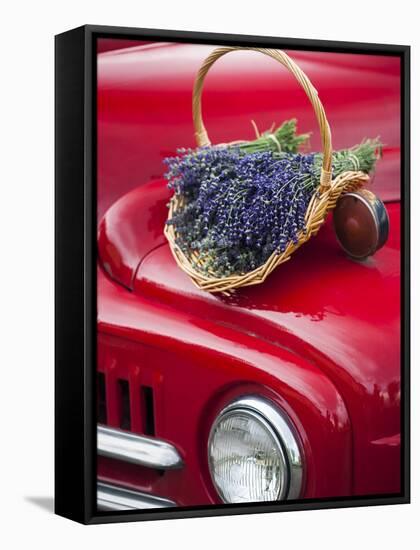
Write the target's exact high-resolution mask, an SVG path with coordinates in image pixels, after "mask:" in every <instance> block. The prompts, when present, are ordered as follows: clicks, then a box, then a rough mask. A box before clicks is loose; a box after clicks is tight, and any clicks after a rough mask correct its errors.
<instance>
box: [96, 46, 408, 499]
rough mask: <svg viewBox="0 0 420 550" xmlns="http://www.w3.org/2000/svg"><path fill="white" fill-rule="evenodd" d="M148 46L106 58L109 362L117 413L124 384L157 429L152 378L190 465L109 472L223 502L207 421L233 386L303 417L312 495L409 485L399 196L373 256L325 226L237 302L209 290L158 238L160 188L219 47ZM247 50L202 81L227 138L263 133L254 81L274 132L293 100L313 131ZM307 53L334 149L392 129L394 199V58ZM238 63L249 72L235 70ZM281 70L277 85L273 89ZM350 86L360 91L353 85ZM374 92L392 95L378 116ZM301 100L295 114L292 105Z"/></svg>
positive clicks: (389, 189) (116, 417)
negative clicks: (254, 126)
mask: <svg viewBox="0 0 420 550" xmlns="http://www.w3.org/2000/svg"><path fill="white" fill-rule="evenodd" d="M135 50H136V51H133V52H131V53H130V50H127V56H126V54H123V53H121V54H120V56H121V59H122V61H121V64H119V63H117V61H116V59H114V57H113V55H112V54H105V55H106V56H108V57H109V59H108V61H106V62H105V61H103V60H104V58H105V55H104V56H103V57H102V58H100V67H99V68H100V71H99V76H100V78H99V99H100V101H99V113H98V116H99V135H98V138H99V139H98V147H99V165H98V172H99V181H98V193H99V195H98V199H99V200H98V204H99V210H100V211H101V209H105V208H107V207H108V206H109V205H111V204H113V206H112V208H111V209H110V210H108V212H107V214H106V216H105V217H104V218H103V220H102V221H101V223H100V226H99V233H98V239H99V240H98V243H99V244H98V246H99V255H100V261H101V265H102V266H103V268H102V267H98V333H99V335H98V370H99V371H101V372H104V373H105V378H106V388H107V390H106V391H107V412H108V418H107V422H108V424H109V425H111V426H115V427H119V426H120V421H121V402H120V396H119V393H118V389H117V388H118V380H120V379H124V380H128V381H129V388H130V407H131V421H132V425H131V429H132V430H133V431H134V432H136V433H144V426H145V423H144V414H145V413H144V403H143V402H142V399H143V397H142V396H143V394H142V388H144V387H148V388H151V391H152V392H153V400H154V417H155V435H156V436H157V437H160V438H163V439H166V440H168V441H170V442H172V443H173V444H175V445H176V447H177V448H178V449H179V450H180V452H181V454H182V456H183V459H184V461H185V467H184V468H183V469H182V470H174V471H171V472H166V473H163V474H162V472H157V471H152V470H148V469H145V468H142V467H139V466H134V465H129V464H124V463H122V462H118V461H114V460H110V459H102V458H99V463H98V468H99V470H98V472H99V476H100V477H101V478H102V479H105V480H108V481H113V482H118V483H121V484H125V485H127V486H130V487H136V488H138V489H141V490H143V491H147V492H151V493H153V494H157V495H161V496H164V497H169V498H172V499H174V500H175V501H177V502H178V503H179V504H180V505H199V504H209V503H218V502H220V501H219V500H218V497H217V495H216V493H215V491H214V489H213V487H212V484H211V481H210V477H209V473H208V468H207V462H206V446H207V435H208V432H209V428H210V425H211V423H212V421H213V419H214V417H215V415H216V414H217V412H218V411H219V410H220V409H221V408H222V407H223V406H224V405H225V404H227V403H228V402H229V401H230V400H232V399H233V398H234V397H236V396H239V395H241V394H245V393H257V394H260V395H263V396H266V397H268V398H270V399H272V400H273V401H274V402H276V403H277V404H278V406H280V407H282V408H284V409H285V410H286V411H287V413H288V414H289V415H290V417H291V419H292V421H293V423H294V424H295V426H296V428H297V431H298V433H299V437H300V444H301V446H302V449H303V451H304V456H305V485H304V492H303V496H304V497H307V498H309V497H318V498H322V497H338V496H347V495H365V494H379V493H393V492H399V489H400V479H399V475H400V435H399V431H400V206H399V204H398V202H390V203H388V204H387V209H388V213H389V216H390V237H389V240H388V242H387V244H386V245H385V246H384V248H382V249H381V250H380V251H379V252H378V253H377V254H376V255H375V256H374V257H372V258H370V259H369V260H368V261H366V262H363V263H358V262H354V261H351V260H349V259H348V258H346V256H345V255H344V254H343V252H342V251H341V249H340V247H339V246H338V244H337V242H336V240H335V237H334V233H333V228H332V226H331V222H330V221H328V222H327V223H326V224H325V226H324V227H323V228H322V230H321V231H320V233H319V235H318V236H317V237H316V238H315V239H312V240H311V241H310V242H309V243H308V244H306V245H305V246H304V247H302V248H301V249H300V250H299V251H298V252H297V253H296V254H295V255H294V257H293V258H292V259H291V261H290V262H288V263H286V264H284V265H283V266H281V267H280V268H279V269H277V270H276V271H275V272H274V273H273V274H272V275H271V276H270V277H269V278H268V279H267V281H266V282H265V283H264V284H263V285H258V286H256V287H249V288H246V289H242V290H240V291H239V292H238V293H237V294H236V295H235V296H234V297H233V298H225V297H220V296H214V295H209V294H206V293H203V292H201V291H199V290H198V289H196V288H195V287H194V286H193V285H192V283H191V282H190V280H189V279H188V277H187V276H186V275H185V274H184V273H183V272H182V271H180V270H179V269H178V268H177V266H176V264H175V262H174V260H173V258H172V256H171V254H170V251H169V249H168V246H167V245H166V243H165V241H164V238H163V236H162V228H163V224H164V222H165V219H166V214H167V209H166V203H167V199H168V197H169V192H168V190H167V188H166V185H165V181H164V180H162V179H158V178H157V177H156V178H155V179H153V178H152V181H150V182H149V183H146V181H147V179H149V178H150V176H158V175H159V174H161V173H162V168H161V160H162V157H163V156H165V155H166V154H168V153H169V152H173V150H174V149H175V148H176V146H181V145H192V141H191V133H192V127H191V121H190V120H189V119H188V122H187V104H188V109H189V108H190V105H189V101H190V91H191V85H192V78H193V74H194V72H195V70H196V68H197V67H198V64H199V61H200V60H201V59H202V58H204V57H205V55H206V53H207V52H208V51H209V48H207V47H205V46H200V47H197V46H194V47H193V46H185V45H170V46H168V45H157V46H156V48H151V49H150V50H149V53H148V54H147V55H146V52H143V51H142V48H136V49H135ZM159 52H160V53H159ZM197 52H199V53H197ZM295 54H296V55H295ZM238 55H239V57H240V58H241V59H242V61H241V60H239V61H238V64H237V65H236V64H235V63H234V60H235V54H233V55H232V64H230V65H229V63H228V62H227V59H226V65H225V67H224V69H223V68H221V69H220V72H219V73H218V72H217V70H216V68H215V74H214V79H213V81H210V79H209V86H208V93H207V92H205V98H204V101H205V112H206V113H209V132H210V136H213V135H214V137H215V141H219V140H227V139H235V138H237V137H251V136H250V132H249V129H247V120H249V118H251V111H252V110H254V111H255V108H256V106H257V103H258V102H256V100H255V98H254V97H252V93H251V92H250V90H251V89H252V87H253V86H257V92H256V94H257V97H258V98H259V101H262V99H263V98H265V101H266V103H265V104H264V109H265V108H266V109H267V111H265V110H264V112H263V111H262V107H261V105H262V104H260V103H258V105H260V111H259V115H258V116H259V118H258V119H257V122H258V123H259V122H260V119H261V121H262V123H261V127H265V126H269V125H270V124H271V122H272V120H273V118H272V114H273V113H274V110H275V107H277V106H278V105H279V104H280V109H281V111H280V116H275V117H274V118H275V119H276V120H277V121H281V120H282V119H284V118H286V117H287V116H290V115H293V114H295V115H297V116H298V118H299V120H300V121H302V124H301V129H302V130H303V131H305V130H307V129H308V127H309V124H310V128H313V127H314V123H313V120H312V118H311V122H310V123H309V120H310V117H312V114H311V112H310V108H309V107H308V106H307V104H306V100H305V98H303V96H302V97H301V96H300V95H299V93H298V92H296V94H295V95H294V96H293V94H292V95H291V96H290V94H291V89H292V87H293V90H296V87H297V86H296V84H295V83H293V81H292V80H291V81H289V80H288V79H287V76H286V77H285V75H284V73H283V72H282V70H281V68H280V69H278V68H277V67H276V65H275V64H274V66H273V65H272V64H270V63H269V64H265V63H264V60H260V58H255V63H254V64H252V63H251V65H250V64H249V62H245V57H244V56H243V54H238ZM250 55H253V54H250ZM144 56H145V57H144ZM148 56H150V57H148ZM293 56H294V57H295V58H298V62H299V63H300V64H302V66H303V68H304V70H307V72H308V74H309V76H310V77H311V79H313V80H314V82H315V85H316V86H317V87H318V89H319V90H320V93H321V90H322V96H321V97H322V99H323V101H324V103H325V107H326V110H327V113H328V114H329V116H332V117H333V121H334V122H333V138H334V135H335V134H337V139H336V142H335V144H334V145H335V146H338V147H341V146H346V145H350V144H352V143H355V142H357V141H359V139H361V138H362V137H364V136H365V135H376V134H378V133H379V134H381V136H382V137H383V139H384V141H386V143H387V144H388V149H386V150H385V156H384V159H383V160H382V161H381V162H380V164H379V167H378V171H377V174H376V178H375V183H374V187H376V189H380V191H381V193H382V196H383V197H385V198H386V199H388V200H390V199H395V198H398V187H399V100H398V101H397V95H398V85H397V84H396V83H397V82H398V64H396V62H395V60H390V58H378V57H376V58H374V57H373V56H363V57H360V58H357V60H356V58H355V56H347V55H346V56H343V55H339V54H312V53H308V52H304V53H303V52H299V53H297V52H295V53H293ZM228 57H229V56H228ZM260 57H261V56H260ZM187 60H188V63H187V62H186V61H187ZM257 61H258V63H257ZM260 61H262V65H263V68H260V69H258V70H260V71H261V72H260V74H259V76H258V79H256V78H255V76H253V77H252V75H253V74H254V71H255V70H257V67H258V66H259V64H260ZM268 61H270V60H268ZM143 62H144V63H143ZM229 67H230V69H229ZM137 68H138V69H139V71H137ZM140 69H142V71H140ZM277 69H278V71H279V72H280V73H281V75H282V76H281V77H278V76H277ZM228 70H230V71H232V70H235V71H237V78H231V79H230V80H229V81H228V79H226V71H228ZM337 71H338V72H337ZM178 73H179V78H178ZM333 73H334V74H336V75H338V76H339V77H340V78H338V79H333V78H332V75H333ZM235 74H236V73H235ZM351 75H352V76H353V80H352V79H350V76H351ZM362 75H364V79H363V82H362V78H361V77H362ZM367 75H368V76H367ZM231 76H232V75H231ZM223 78H225V81H224V82H223ZM280 81H281V84H282V88H283V89H282V90H281V93H280V95H279V94H277V93H273V91H272V90H273V89H275V90H277V88H278V86H279V84H280ZM350 82H352V84H351V86H352V87H351V92H350V91H345V90H347V88H348V86H349V83H350ZM188 87H189V94H187V88H188ZM232 87H233V89H234V90H235V93H233V92H232ZM289 87H290V94H289V92H288V90H289ZM248 88H249V91H248ZM156 89H158V90H159V93H155V92H156ZM279 89H281V88H279ZM211 90H213V94H212V93H211ZM222 90H223V93H222ZM229 90H230V91H229ZM241 90H243V91H241ZM334 90H335V91H334ZM171 91H172V92H173V94H171V93H170V92H171ZM333 91H334V93H333ZM219 92H220V93H219ZM206 93H207V95H206ZM375 93H381V94H382V96H383V102H382V103H381V108H382V111H381V112H380V110H379V109H376V106H375V105H376V104H375V102H374V94H375ZM235 94H236V99H235ZM187 95H188V98H187ZM172 96H173V97H172ZM171 98H172V99H171ZM326 98H328V101H327V99H326ZM222 100H223V102H222ZM162 102H163V103H162ZM368 106H370V110H369V115H368ZM288 109H290V110H294V112H291V113H288V114H285V113H286V110H288ZM330 112H331V115H330ZM189 113H190V111H189V110H188V117H189ZM216 113H218V114H217V115H216ZM230 114H232V117H231V118H230ZM239 115H241V116H239ZM248 115H249V116H248ZM235 117H237V118H235ZM233 120H235V121H236V120H238V122H237V123H236V122H235V124H233ZM231 123H232V124H231ZM306 125H308V126H306ZM334 129H335V130H336V132H335V134H334ZM247 133H248V134H249V135H248V134H247ZM183 136H185V139H186V142H182V138H183ZM180 140H181V142H180ZM314 142H315V143H316V140H314ZM165 144H167V147H168V148H167V149H165V147H166V145H165ZM127 190H131V192H129V193H128V194H126V195H124V193H125V192H126V191H127ZM122 195H124V196H123V197H122V198H121V199H120V200H119V201H117V202H115V200H116V199H117V198H118V197H119V196H122ZM127 287H128V288H127Z"/></svg>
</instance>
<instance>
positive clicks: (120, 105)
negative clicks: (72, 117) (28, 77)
mask: <svg viewBox="0 0 420 550" xmlns="http://www.w3.org/2000/svg"><path fill="white" fill-rule="evenodd" d="M213 48H214V46H205V45H189V44H175V43H172V44H167V43H155V44H153V43H152V44H148V45H144V46H140V47H137V48H131V49H130V48H129V49H126V50H119V51H116V52H112V51H111V52H107V53H104V54H100V55H99V56H98V214H99V218H100V217H101V216H102V215H103V214H104V212H105V211H106V210H107V208H108V207H109V206H111V205H112V204H113V203H114V202H115V201H116V200H117V199H118V198H119V197H121V196H122V195H124V194H125V193H126V192H127V191H129V190H131V189H133V188H135V187H137V186H138V185H141V184H144V183H146V182H147V181H149V180H150V179H152V178H160V177H162V174H163V165H162V160H163V158H164V157H166V156H168V155H172V154H174V153H175V152H176V149H177V148H179V147H190V146H195V142H194V128H193V124H192V115H191V93H192V85H193V82H194V77H195V74H196V71H197V70H198V69H199V67H200V65H201V63H202V62H203V60H204V59H205V57H206V56H207V55H208V54H209V53H210V51H212V49H213ZM288 53H289V54H290V55H291V56H292V57H293V59H294V60H295V61H296V62H297V63H298V64H299V65H300V66H301V68H302V69H303V70H304V71H305V72H306V73H307V74H308V76H309V78H310V79H311V80H312V82H313V83H314V85H315V87H316V88H317V89H318V92H319V95H320V98H321V100H322V102H323V104H324V107H325V111H326V113H327V116H328V120H329V122H330V125H331V130H332V144H333V147H334V148H335V149H340V148H343V147H351V146H352V145H355V144H356V143H359V142H360V141H361V140H362V139H363V138H365V137H375V136H377V135H379V136H380V137H381V139H382V140H383V142H384V144H385V156H384V159H383V161H382V162H381V163H380V164H379V165H378V170H377V174H376V176H375V181H374V184H373V188H374V189H375V192H377V193H378V194H379V195H380V196H381V197H382V198H383V199H385V200H393V199H397V198H398V197H399V188H400V159H399V149H400V68H399V67H400V62H399V58H397V57H381V56H372V55H350V54H336V53H325V52H323V53H319V52H299V51H289V52H288ZM203 116H204V120H205V123H206V126H207V129H208V132H209V136H210V139H211V140H212V141H213V142H214V143H220V142H226V141H232V140H236V139H252V138H253V137H254V135H255V134H254V131H253V129H252V125H251V119H254V120H255V122H256V123H257V125H258V127H259V128H260V129H261V130H265V129H267V128H269V127H270V126H271V124H272V123H273V122H276V123H278V124H280V123H281V122H282V121H283V120H285V119H287V118H292V117H295V118H297V120H298V124H299V130H300V131H302V132H312V138H311V145H312V147H313V148H314V150H319V148H320V139H319V134H318V130H317V124H316V120H315V115H314V113H313V110H312V107H311V105H310V103H309V100H308V99H307V97H306V95H305V93H304V92H303V90H302V89H301V88H300V86H299V84H298V83H297V82H296V81H295V79H294V77H293V76H292V75H290V74H289V73H288V72H287V70H286V69H285V68H284V67H282V66H281V65H279V63H276V62H275V61H274V60H273V59H270V58H268V57H266V56H263V55H261V54H258V53H256V52H234V53H231V54H229V55H226V56H225V57H224V58H222V59H221V60H219V61H218V62H217V63H216V64H215V65H214V67H212V68H211V70H210V73H209V75H208V77H207V79H206V83H205V86H204V93H203Z"/></svg>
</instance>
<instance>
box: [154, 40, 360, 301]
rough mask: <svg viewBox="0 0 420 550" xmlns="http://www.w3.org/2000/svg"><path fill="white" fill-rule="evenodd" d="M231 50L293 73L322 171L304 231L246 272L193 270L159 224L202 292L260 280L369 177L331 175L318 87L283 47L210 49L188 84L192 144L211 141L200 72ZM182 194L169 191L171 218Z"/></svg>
mask: <svg viewBox="0 0 420 550" xmlns="http://www.w3.org/2000/svg"><path fill="white" fill-rule="evenodd" d="M237 50H252V51H256V52H260V53H262V54H264V55H268V56H269V57H272V58H273V59H275V60H276V61H278V62H279V63H281V64H282V65H283V66H284V67H286V68H287V69H288V70H289V71H290V72H291V73H292V74H293V75H294V76H295V77H296V80H297V81H298V82H299V84H300V85H301V86H302V88H303V89H304V90H305V92H306V95H307V96H308V99H309V101H310V102H311V104H312V107H313V109H314V112H315V116H316V119H317V121H318V126H319V130H320V133H321V142H322V152H323V159H322V170H321V178H320V182H319V186H318V188H317V189H316V190H315V192H314V194H313V195H312V198H311V200H310V202H309V205H308V208H307V211H306V215H305V226H306V230H305V231H300V232H299V233H298V236H297V242H296V243H294V242H292V241H290V242H289V243H288V244H287V246H286V248H285V250H284V251H283V252H281V253H278V252H273V254H272V255H271V256H270V257H269V258H268V260H267V261H266V262H265V263H264V264H262V265H261V266H259V267H258V268H256V269H254V270H252V271H249V272H247V273H242V274H235V275H230V276H228V277H209V275H208V274H204V273H202V272H200V271H199V269H198V268H196V267H193V266H192V262H193V261H194V260H195V261H196V260H197V256H198V254H197V252H196V251H194V250H191V251H190V252H189V253H188V254H186V253H185V252H184V251H182V250H181V248H180V247H179V246H178V245H177V244H176V239H177V232H176V228H175V227H174V226H173V225H172V224H165V229H164V233H165V236H166V238H167V240H168V242H169V246H170V249H171V251H172V254H173V256H174V258H175V260H176V262H177V264H178V266H179V267H180V268H181V269H182V270H183V271H184V272H185V273H187V275H189V277H190V278H191V280H192V281H193V283H194V284H195V285H196V286H197V287H199V288H201V289H202V290H206V291H207V292H224V293H229V292H231V291H233V290H234V289H237V288H239V287H243V286H250V285H256V284H259V283H262V282H264V281H265V279H266V278H267V277H268V275H269V274H270V273H271V272H272V271H273V270H274V269H275V268H276V267H277V266H279V265H280V264H282V263H284V262H286V261H287V260H289V259H290V258H291V256H292V254H293V252H295V250H297V249H298V248H299V247H300V246H302V244H304V243H305V242H306V241H308V240H309V239H310V238H311V237H313V236H314V235H316V234H317V233H318V230H319V228H320V227H321V225H322V224H323V223H324V221H325V218H326V216H327V214H328V212H329V211H330V210H332V209H333V208H334V207H335V205H336V203H337V200H338V199H339V197H340V195H341V194H342V193H345V192H349V191H354V190H356V189H359V188H360V187H362V186H364V185H365V184H366V183H367V182H368V181H369V176H368V175H367V174H365V173H364V172H360V171H357V172H350V171H349V172H343V173H342V174H340V175H339V176H337V177H336V178H335V179H334V180H332V177H331V163H332V145H331V131H330V126H329V124H328V120H327V117H326V115H325V111H324V107H323V105H322V103H321V101H320V99H319V97H318V92H317V90H316V89H315V87H314V86H313V84H312V83H311V81H310V80H309V78H308V77H307V76H306V74H305V73H304V72H303V71H302V69H300V67H299V66H298V65H297V64H296V63H295V62H294V61H293V60H292V59H291V58H290V57H289V56H288V55H287V54H286V53H285V52H283V51H281V50H274V49H268V48H252V47H248V48H247V47H221V48H217V49H216V50H214V51H213V52H212V53H211V54H210V55H209V56H208V57H207V59H206V60H205V61H204V63H203V65H202V66H201V68H200V70H199V71H198V73H197V76H196V79H195V83H194V89H193V100H192V108H193V122H194V127H195V137H196V141H197V145H198V147H204V146H209V145H211V142H210V140H209V138H208V135H207V131H206V128H205V126H204V122H203V118H202V110H201V96H202V91H203V85H204V80H205V77H206V75H207V73H208V71H209V69H210V67H211V66H212V65H213V64H214V63H215V62H216V60H217V59H219V58H220V57H222V56H223V55H226V54H227V53H229V52H232V51H237ZM183 206H184V204H183V197H182V196H180V195H178V194H175V195H174V196H173V197H172V199H171V201H170V205H169V213H168V220H170V219H171V218H172V216H173V215H174V213H175V212H176V211H177V210H178V209H180V208H183Z"/></svg>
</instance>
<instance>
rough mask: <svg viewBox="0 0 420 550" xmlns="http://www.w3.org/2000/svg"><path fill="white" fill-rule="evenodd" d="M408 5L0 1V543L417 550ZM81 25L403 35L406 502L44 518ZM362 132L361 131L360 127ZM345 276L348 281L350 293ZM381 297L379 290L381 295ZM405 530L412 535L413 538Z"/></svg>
mask: <svg viewBox="0 0 420 550" xmlns="http://www.w3.org/2000/svg"><path fill="white" fill-rule="evenodd" d="M415 6H416V2H414V1H410V2H409V1H408V0H399V1H398V2H386V0H382V1H376V0H364V1H356V0H347V1H346V0H341V1H338V0H335V1H320V0H308V1H306V0H305V1H304V0H300V1H296V0H276V1H271V0H264V1H256V0H254V1H252V2H249V1H248V0H242V1H240V2H233V1H232V2H230V3H229V2H228V1H227V0H223V1H220V2H219V1H216V0H203V1H201V2H200V0H194V3H192V2H190V5H189V6H188V2H187V1H186V0H185V1H184V0H182V1H181V0H175V1H164V0H154V1H149V2H145V1H142V2H140V1H136V2H129V1H126V0H114V1H113V2H109V1H107V0H98V1H96V0H95V1H87V0H85V1H84V2H79V1H76V0H73V1H68V2H60V1H59V0H58V1H57V0H56V1H55V2H52V1H51V2H47V1H41V0H35V1H28V2H17V1H15V2H12V1H9V2H3V3H2V7H1V15H0V18H1V22H2V25H1V27H2V29H1V33H0V40H1V48H0V52H1V64H0V94H1V100H0V110H1V111H0V140H1V148H0V151H1V157H0V158H1V162H0V173H1V180H0V181H1V194H0V209H1V214H0V224H1V226H0V236H1V237H0V238H1V243H0V262H1V263H0V266H1V269H0V278H1V284H0V293H1V297H0V308H1V309H0V311H1V317H0V318H1V333H0V334H1V340H0V341H1V348H0V349H1V352H0V358H1V359H0V360H1V373H2V375H1V383H0V418H1V433H0V441H1V443H0V476H1V478H0V508H1V511H0V514H1V515H0V545H1V546H2V547H3V548H7V549H8V548H25V547H31V548H60V550H61V549H62V550H64V549H67V548H72V549H73V548H77V547H81V548H86V547H95V548H101V549H102V548H103V549H108V548H113V549H114V548H132V547H134V548H142V549H146V548H160V547H162V548H163V547H164V546H165V547H171V548H178V547H179V548H181V547H182V548H194V549H197V548H212V549H214V548H216V547H220V548H223V549H225V548H232V547H235V548H240V549H242V548H253V549H256V548H260V547H261V548H265V547H271V548H275V547H279V548H288V547H289V548H290V547H295V548H296V547H297V548H301V547H302V548H303V547H305V546H306V547H309V546H310V547H312V548H318V547H319V548H321V547H322V548H323V549H328V548H334V549H335V550H337V549H338V548H339V549H340V550H341V549H346V548H358V547H359V546H360V547H362V548H370V547H378V548H379V547H381V548H396V547H403V548H405V549H407V548H413V547H417V548H418V543H419V540H418V539H419V538H420V536H419V518H420V505H419V475H418V469H419V466H420V463H419V437H418V431H419V430H418V427H419V422H418V420H419V406H418V398H419V376H418V367H419V366H420V365H419V345H418V340H419V326H420V324H419V308H418V304H419V291H418V287H419V285H418V281H419V275H420V273H419V259H418V256H417V257H416V253H415V252H416V250H418V235H419V217H420V209H419V206H418V205H419V204H420V193H419V188H420V174H419V169H418V167H417V166H418V165H417V166H416V164H415V162H416V160H417V154H416V151H419V146H420V143H419V101H418V99H419V97H420V93H419V92H420V86H419V63H418V59H417V54H418V50H419V42H420V33H419V28H418V21H419V18H418V15H417V14H416V13H415ZM84 23H91V24H108V25H123V26H132V27H136V26H137V27H149V28H169V29H185V30H199V31H216V32H225V33H243V34H255V35H271V36H290V37H303V38H324V39H333V40H350V41H365V42H383V43H397V44H398V43H400V44H411V46H412V57H413V63H412V97H413V102H412V124H413V133H412V137H413V141H412V151H413V170H412V204H413V234H412V237H413V238H412V240H413V252H414V253H413V261H412V263H413V270H412V281H413V285H412V286H413V289H412V294H413V299H412V303H413V330H412V335H413V361H412V384H413V393H412V401H413V407H412V423H413V430H412V436H413V441H412V461H413V468H412V474H413V475H412V493H413V496H412V501H413V504H411V505H404V506H388V507H375V508H359V509H348V510H328V511H312V512H292V513H283V514H263V515H255V516H238V517H227V518H226V517H225V518H205V519H190V520H176V521H174V520H171V521H165V522H150V523H133V524H120V525H104V526H90V527H83V526H80V525H77V524H75V523H72V522H70V521H68V520H65V519H62V518H59V517H57V516H54V515H53V514H52V512H51V510H52V494H53V35H54V34H57V33H59V32H62V31H64V30H68V29H70V28H72V27H76V26H79V25H81V24H84ZM372 131H373V133H374V128H373V129H372ZM356 289H357V283H356V282H355V290H356ZM386 299H387V297H386V296H384V300H386ZM416 539H417V540H416Z"/></svg>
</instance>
